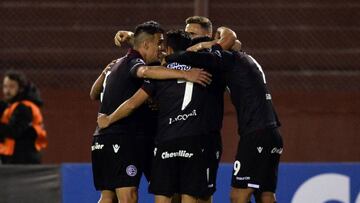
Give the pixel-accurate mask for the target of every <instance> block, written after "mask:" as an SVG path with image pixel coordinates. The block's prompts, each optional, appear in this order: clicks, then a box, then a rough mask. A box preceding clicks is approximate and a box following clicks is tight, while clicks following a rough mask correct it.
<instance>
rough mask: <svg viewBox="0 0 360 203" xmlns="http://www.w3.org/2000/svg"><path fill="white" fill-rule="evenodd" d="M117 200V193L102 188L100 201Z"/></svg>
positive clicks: (106, 202) (112, 202) (100, 202)
mask: <svg viewBox="0 0 360 203" xmlns="http://www.w3.org/2000/svg"><path fill="white" fill-rule="evenodd" d="M115 202H117V198H116V194H115V192H114V191H111V190H102V191H101V195H100V199H99V201H98V203H115Z"/></svg>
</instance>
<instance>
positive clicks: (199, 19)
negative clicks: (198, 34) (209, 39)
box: [185, 16, 212, 32]
mask: <svg viewBox="0 0 360 203" xmlns="http://www.w3.org/2000/svg"><path fill="white" fill-rule="evenodd" d="M185 23H186V24H191V23H193V24H199V25H200V26H201V27H202V28H203V29H206V30H208V31H209V32H212V23H211V21H210V19H209V18H207V17H204V16H191V17H188V18H187V19H186V20H185Z"/></svg>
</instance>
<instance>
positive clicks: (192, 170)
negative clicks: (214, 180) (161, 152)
mask: <svg viewBox="0 0 360 203" xmlns="http://www.w3.org/2000/svg"><path fill="white" fill-rule="evenodd" d="M178 151H183V152H184V155H185V153H186V156H183V157H181V158H180V159H179V165H178V167H179V168H180V171H179V172H180V173H179V180H180V184H179V186H180V188H179V189H180V193H181V202H182V203H197V202H198V197H202V196H203V195H204V194H207V192H208V190H207V189H208V182H209V176H208V173H207V172H208V171H209V170H207V169H208V162H206V161H205V160H206V158H207V156H206V150H205V148H204V143H203V141H202V137H200V136H194V137H187V138H184V139H183V143H182V146H181V145H179V150H178ZM208 197H210V195H209V196H208Z"/></svg>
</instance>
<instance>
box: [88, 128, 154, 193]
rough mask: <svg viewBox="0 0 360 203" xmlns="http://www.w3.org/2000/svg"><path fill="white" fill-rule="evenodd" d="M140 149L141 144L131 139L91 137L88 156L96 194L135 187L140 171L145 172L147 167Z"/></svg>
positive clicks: (103, 136) (121, 136)
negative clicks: (99, 191)
mask: <svg viewBox="0 0 360 203" xmlns="http://www.w3.org/2000/svg"><path fill="white" fill-rule="evenodd" d="M144 145H145V141H144V143H142V142H139V140H138V138H137V137H136V136H133V135H124V134H106V135H98V136H94V137H93V143H92V146H91V151H92V153H91V155H92V170H93V178H94V184H95V188H96V190H115V189H116V188H121V187H139V183H140V178H141V175H142V173H143V171H146V170H148V169H146V168H145V167H146V166H148V163H144V157H146V154H145V152H146V150H145V149H144ZM150 145H151V143H150ZM151 151H152V150H151ZM149 153H150V152H147V154H149ZM150 154H152V152H151V153H150ZM150 164H151V163H150Z"/></svg>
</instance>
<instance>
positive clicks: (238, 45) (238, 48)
mask: <svg viewBox="0 0 360 203" xmlns="http://www.w3.org/2000/svg"><path fill="white" fill-rule="evenodd" d="M231 50H232V51H241V42H240V41H239V40H236V41H235V44H234V45H233V46H232V47H231Z"/></svg>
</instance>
